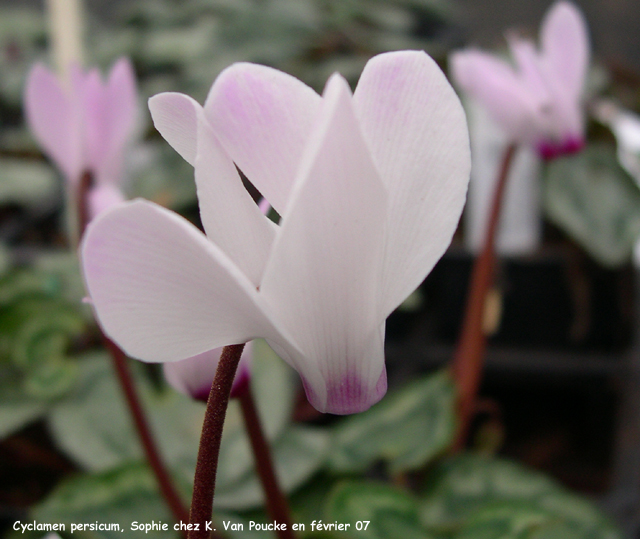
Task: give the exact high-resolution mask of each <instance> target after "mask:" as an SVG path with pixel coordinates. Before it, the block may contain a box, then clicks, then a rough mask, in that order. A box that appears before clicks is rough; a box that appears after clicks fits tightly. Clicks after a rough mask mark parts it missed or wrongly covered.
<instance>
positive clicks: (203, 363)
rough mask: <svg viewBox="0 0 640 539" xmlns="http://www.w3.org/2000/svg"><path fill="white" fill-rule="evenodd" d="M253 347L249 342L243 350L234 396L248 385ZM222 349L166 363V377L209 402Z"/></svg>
mask: <svg viewBox="0 0 640 539" xmlns="http://www.w3.org/2000/svg"><path fill="white" fill-rule="evenodd" d="M252 348H253V344H252V343H251V342H248V343H247V344H246V345H245V347H244V350H243V351H242V356H241V357H240V363H239V364H238V370H237V371H236V377H235V379H234V381H233V386H232V388H231V395H232V396H234V393H237V392H238V390H239V389H242V388H243V387H246V384H247V382H248V378H249V372H250V364H251V357H252V354H253V351H252ZM222 350H223V349H222V348H215V349H213V350H208V351H206V352H203V353H202V354H198V355H197V356H193V357H190V358H187V359H182V360H180V361H174V362H172V363H165V364H164V365H163V366H162V367H163V372H164V377H165V379H166V380H167V382H168V383H169V385H170V386H171V387H173V388H174V389H175V390H176V391H179V392H180V393H183V394H184V395H187V396H189V397H192V398H194V399H196V400H201V401H204V402H207V399H208V397H209V392H210V391H211V384H212V383H213V378H214V376H215V375H216V370H217V369H218V362H219V361H220V354H221V353H222Z"/></svg>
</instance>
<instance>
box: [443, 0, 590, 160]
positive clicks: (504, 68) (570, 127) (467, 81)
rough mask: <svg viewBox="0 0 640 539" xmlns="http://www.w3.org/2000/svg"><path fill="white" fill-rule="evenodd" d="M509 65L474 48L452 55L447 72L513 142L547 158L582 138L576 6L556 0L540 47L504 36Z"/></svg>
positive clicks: (584, 45) (584, 49)
mask: <svg viewBox="0 0 640 539" xmlns="http://www.w3.org/2000/svg"><path fill="white" fill-rule="evenodd" d="M508 43H509V48H510V51H511V56H512V58H513V61H514V63H515V66H514V67H512V66H511V65H509V64H508V63H507V62H505V61H503V60H502V59H500V58H499V57H497V56H495V55H492V54H488V53H485V52H482V51H479V50H475V49H468V50H463V51H458V52H455V53H453V54H452V55H451V58H450V64H451V76H452V77H453V79H454V81H455V82H456V84H458V85H459V86H460V88H462V90H463V91H464V92H466V93H468V94H469V95H470V96H471V97H473V98H475V99H477V100H478V101H480V102H481V103H482V104H483V105H484V106H485V107H486V108H487V109H488V110H489V112H490V113H491V115H492V116H493V117H494V119H495V120H496V121H497V122H498V123H499V124H500V125H501V126H502V128H503V129H504V130H505V131H506V132H507V133H508V134H509V135H510V137H512V138H513V140H514V141H516V142H521V143H525V144H532V145H534V146H535V147H536V148H537V149H538V151H539V152H540V153H541V155H542V156H543V157H545V158H551V157H555V156H557V155H559V154H562V153H571V152H575V151H577V150H579V149H580V148H581V147H582V145H583V144H584V113H583V110H582V103H581V99H582V92H583V89H584V83H585V78H586V75H587V68H588V65H589V38H588V31H587V25H586V22H585V20H584V17H583V15H582V13H581V12H580V10H579V9H578V8H577V7H575V6H574V5H573V4H572V3H569V2H564V1H561V2H556V3H555V4H554V5H553V6H552V7H551V8H550V10H549V11H548V13H547V14H546V16H545V18H544V20H543V21H542V25H541V28H540V48H539V49H536V47H535V45H534V44H533V43H532V42H531V41H529V40H525V39H521V38H519V37H517V36H515V35H511V36H509V39H508Z"/></svg>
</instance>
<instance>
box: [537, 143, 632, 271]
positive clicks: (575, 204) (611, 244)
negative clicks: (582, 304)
mask: <svg viewBox="0 0 640 539" xmlns="http://www.w3.org/2000/svg"><path fill="white" fill-rule="evenodd" d="M543 203H544V208H545V211H546V213H547V216H548V217H549V219H550V220H551V221H552V222H553V223H554V224H555V225H557V226H558V227H560V228H561V229H563V230H564V231H565V232H566V233H567V234H568V235H569V236H571V237H572V238H573V239H574V240H575V241H576V242H578V243H579V244H580V245H581V246H582V247H583V248H584V249H585V250H586V251H587V252H589V254H590V255H591V256H593V257H594V258H595V259H596V260H597V261H598V262H600V263H601V264H603V265H604V266H607V267H616V266H619V265H621V264H623V263H625V262H626V261H627V260H628V258H629V256H630V254H631V249H632V248H633V245H634V244H635V242H636V240H637V239H638V236H640V191H639V190H638V188H637V186H636V185H635V184H634V182H633V180H632V179H631V178H630V177H629V175H628V174H627V173H626V172H625V171H624V170H623V169H622V167H621V166H620V164H619V163H618V160H617V157H616V153H615V150H614V148H613V147H612V146H609V145H605V144H592V145H589V146H588V147H587V148H585V149H584V150H583V151H581V152H580V153H578V154H576V155H572V156H567V157H563V158H560V159H555V160H554V161H552V162H551V163H549V165H548V170H547V178H546V182H545V189H544V195H543Z"/></svg>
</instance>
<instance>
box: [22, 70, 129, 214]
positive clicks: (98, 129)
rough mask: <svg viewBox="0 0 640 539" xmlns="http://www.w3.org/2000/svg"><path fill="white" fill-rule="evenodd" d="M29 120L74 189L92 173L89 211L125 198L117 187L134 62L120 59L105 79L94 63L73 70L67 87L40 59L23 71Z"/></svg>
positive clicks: (125, 136) (101, 208) (119, 182)
mask: <svg viewBox="0 0 640 539" xmlns="http://www.w3.org/2000/svg"><path fill="white" fill-rule="evenodd" d="M24 107H25V113H26V118H27V122H28V124H29V127H30V128H31V131H32V132H33V134H34V136H35V137H36V139H37V141H38V142H39V143H40V145H41V146H42V149H43V151H44V152H45V153H46V154H47V156H48V157H49V158H50V159H51V160H52V161H53V162H54V163H55V164H56V166H57V167H58V168H59V169H60V171H61V172H62V173H63V175H64V176H65V178H66V179H67V181H68V183H69V186H70V188H72V189H75V188H77V185H78V183H79V181H80V177H81V176H82V174H84V173H85V172H89V173H91V174H92V180H93V186H94V187H93V190H92V192H91V193H90V194H89V208H90V213H91V214H92V217H93V216H95V215H96V214H97V213H98V212H99V211H101V210H103V209H104V208H106V207H109V206H111V205H112V204H114V203H116V202H120V201H123V200H124V196H123V195H122V193H121V191H120V184H121V181H122V163H123V155H124V150H125V144H126V143H127V140H128V138H129V135H130V134H131V130H132V128H133V126H134V123H135V121H136V112H137V92H136V82H135V75H134V72H133V68H132V66H131V64H130V62H129V61H128V60H127V59H124V58H123V59H120V60H118V61H117V62H116V63H115V64H114V66H113V68H112V69H111V72H110V73H109V76H108V78H107V80H106V82H104V81H103V80H102V78H101V76H100V73H99V72H98V70H97V69H92V70H90V71H87V72H85V71H83V70H82V69H80V68H79V67H78V66H74V67H73V68H72V70H71V83H70V87H69V88H66V87H63V85H62V83H61V81H60V80H59V79H58V77H57V76H56V75H55V74H54V73H52V72H51V71H50V70H49V69H47V68H46V67H45V66H44V65H42V64H36V65H35V66H34V67H33V68H32V69H31V72H30V73H29V75H28V77H27V83H26V88H25V93H24Z"/></svg>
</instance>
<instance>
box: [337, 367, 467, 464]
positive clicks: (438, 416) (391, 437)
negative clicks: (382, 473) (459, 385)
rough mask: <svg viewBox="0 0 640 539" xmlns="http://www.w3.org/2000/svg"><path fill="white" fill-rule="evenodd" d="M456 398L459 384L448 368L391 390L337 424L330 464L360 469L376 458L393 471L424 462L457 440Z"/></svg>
mask: <svg viewBox="0 0 640 539" xmlns="http://www.w3.org/2000/svg"><path fill="white" fill-rule="evenodd" d="M454 401H455V390H454V386H453V383H452V381H451V379H450V377H449V375H448V374H447V373H446V372H444V371H443V372H440V373H438V374H435V375H433V376H430V377H428V378H425V379H423V380H419V381H417V382H415V383H412V384H409V385H407V386H406V387H404V388H402V389H400V390H398V391H395V392H394V393H391V394H389V395H387V396H386V397H385V398H384V399H383V400H382V401H381V402H380V403H378V404H376V405H375V406H373V407H372V408H371V409H370V410H368V411H366V412H364V413H362V414H357V415H354V416H351V417H349V418H347V419H345V420H343V421H342V422H341V423H340V424H339V425H338V427H337V428H336V429H335V433H334V438H333V441H332V447H333V450H332V452H331V457H330V461H329V464H330V467H331V469H332V470H333V471H336V472H359V471H363V470H366V469H367V468H368V467H369V466H370V465H371V464H372V463H374V462H375V461H377V460H384V461H386V462H388V464H389V467H390V471H391V473H397V472H402V471H406V470H412V469H416V468H419V467H421V466H424V465H425V464H427V463H428V462H429V461H430V460H431V459H433V458H434V457H435V456H437V455H438V454H440V453H441V452H442V451H444V450H445V449H446V448H447V447H448V446H449V445H450V444H451V442H452V441H453V436H454V434H455V412H454Z"/></svg>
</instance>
